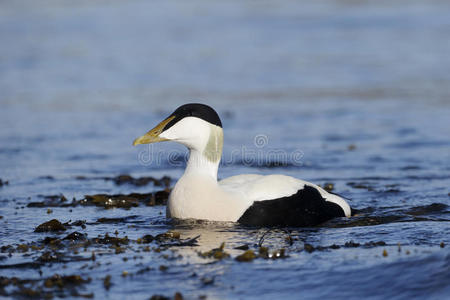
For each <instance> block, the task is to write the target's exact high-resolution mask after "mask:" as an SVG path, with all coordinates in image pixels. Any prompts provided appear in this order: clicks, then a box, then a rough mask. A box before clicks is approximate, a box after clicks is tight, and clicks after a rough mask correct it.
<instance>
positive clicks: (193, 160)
mask: <svg viewBox="0 0 450 300" xmlns="http://www.w3.org/2000/svg"><path fill="white" fill-rule="evenodd" d="M208 127H209V128H208V130H207V132H208V134H207V135H204V137H205V139H203V141H202V142H197V143H192V144H191V145H190V146H188V148H189V161H188V163H187V166H186V170H185V171H184V175H183V176H186V175H190V174H196V175H202V176H208V177H211V178H213V179H214V181H217V171H218V169H219V163H220V158H221V156H222V147H223V131H222V128H220V127H217V126H215V125H208Z"/></svg>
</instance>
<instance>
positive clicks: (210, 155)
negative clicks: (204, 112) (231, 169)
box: [203, 125, 223, 162]
mask: <svg viewBox="0 0 450 300" xmlns="http://www.w3.org/2000/svg"><path fill="white" fill-rule="evenodd" d="M210 127H211V133H210V134H209V139H208V143H207V144H206V147H205V150H203V155H204V156H205V157H206V158H207V159H208V160H209V161H211V162H218V161H219V160H220V158H221V157H222V148H223V130H222V128H220V127H219V126H216V125H211V126H210Z"/></svg>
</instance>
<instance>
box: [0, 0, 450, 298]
mask: <svg viewBox="0 0 450 300" xmlns="http://www.w3.org/2000/svg"><path fill="white" fill-rule="evenodd" d="M449 16H450V3H449V2H448V1H443V0H442V1H438V0H436V1H407V2H405V1H376V2H366V1H337V0H336V1H331V0H329V1H314V2H311V1H296V2H284V1H283V2H275V1H222V2H219V1H189V2H187V1H138V0H132V1H117V0H111V1H76V2H72V1H49V0H43V1H21V0H19V1H1V2H0V178H1V179H2V180H4V181H5V180H7V181H9V184H8V185H4V186H3V187H0V215H1V216H3V218H2V219H0V223H1V224H2V225H1V227H0V236H1V244H2V245H6V244H14V243H18V241H17V238H18V236H20V237H22V239H23V241H36V240H38V239H39V238H40V237H41V235H39V234H36V233H33V232H32V231H33V229H34V228H35V227H36V226H37V225H39V224H40V223H42V222H44V221H46V220H48V219H50V218H53V217H55V218H58V219H61V220H62V221H68V220H69V219H71V220H75V219H86V220H87V221H88V222H89V221H92V222H94V221H95V220H97V219H98V218H100V217H104V216H106V217H112V216H129V215H136V216H137V221H136V220H135V219H133V221H130V222H128V221H125V222H123V223H121V224H115V225H114V226H113V228H111V227H105V226H99V225H96V226H94V225H92V226H88V227H87V229H86V230H85V231H86V232H87V233H88V234H89V236H96V235H98V234H104V233H105V232H113V231H114V230H116V229H118V230H119V231H120V232H125V233H126V234H127V235H128V236H129V237H130V238H137V237H139V236H142V235H143V234H146V233H150V234H156V233H160V232H162V231H165V230H167V229H171V228H173V225H170V224H166V223H164V216H163V215H160V212H164V208H161V207H160V208H154V207H145V208H142V207H139V208H133V209H131V210H130V211H128V210H122V209H115V210H103V209H97V208H85V207H81V208H80V207H77V208H74V209H73V211H70V212H68V209H67V208H55V209H54V212H53V215H51V216H49V215H47V214H46V213H45V209H43V208H42V209H38V208H28V207H25V208H21V207H22V206H26V204H27V203H28V202H30V201H33V200H36V199H39V197H40V196H39V195H54V194H64V195H65V196H66V197H67V198H69V199H71V198H72V197H75V198H77V199H80V198H82V197H83V196H84V195H85V194H94V193H119V192H121V193H130V192H135V191H140V192H149V191H152V190H153V189H154V188H155V187H153V186H146V187H133V186H128V185H126V186H116V185H114V184H113V183H112V182H105V181H103V180H85V181H80V180H77V179H76V176H85V177H88V178H93V177H101V176H116V175H118V174H122V173H126V174H132V175H133V176H145V175H152V176H155V177H161V176H163V175H168V176H171V177H172V178H173V179H174V180H176V179H177V178H179V177H180V176H181V174H182V172H183V168H184V163H183V158H184V156H185V154H186V152H185V150H184V149H183V148H182V147H180V146H178V145H174V144H161V145H154V146H151V147H139V148H133V147H132V146H131V142H132V141H133V139H134V138H136V137H138V136H140V135H141V134H143V133H144V132H146V131H147V130H149V129H150V128H152V127H153V125H155V124H157V122H159V121H160V120H162V119H163V118H164V117H166V116H167V115H168V114H169V113H171V112H172V111H173V110H174V109H175V108H176V107H177V106H179V105H181V104H184V103H186V102H192V101H199V102H203V103H207V104H210V105H211V106H213V107H214V108H215V109H216V110H217V111H218V112H219V114H220V115H221V117H222V121H223V124H224V130H225V149H224V156H223V161H224V163H223V165H222V168H221V170H220V171H219V177H222V178H224V177H227V176H231V175H235V174H239V173H266V174H269V173H283V174H288V175H292V176H295V177H299V178H302V179H305V180H310V181H313V182H316V183H318V184H324V183H326V182H332V183H334V185H335V191H336V192H338V193H340V194H342V195H344V196H346V197H348V198H350V199H351V200H350V204H351V205H352V207H355V208H357V209H361V210H363V211H365V212H370V214H371V215H370V217H371V218H375V219H376V218H383V217H384V216H393V218H394V219H395V220H397V221H398V220H400V219H401V222H397V221H396V222H392V220H393V219H389V220H387V219H386V220H385V219H382V220H383V221H380V222H379V223H377V224H373V226H359V225H360V224H355V226H350V225H351V221H342V222H343V223H342V224H341V223H339V224H338V226H335V224H332V225H327V226H324V227H320V228H315V229H304V230H302V229H295V231H294V233H295V235H297V236H298V237H299V240H300V241H299V242H297V243H295V244H294V245H293V246H291V247H290V248H288V250H290V258H288V259H286V260H283V261H279V260H278V261H265V260H258V261H255V262H254V263H252V264H250V265H247V264H245V265H242V263H238V262H235V261H233V260H228V261H221V262H219V263H215V264H209V262H208V261H204V260H202V259H197V255H196V252H195V250H193V249H191V248H189V247H187V248H186V249H184V248H181V250H180V253H181V254H182V255H183V257H185V258H184V259H182V260H181V261H178V260H177V261H175V262H172V264H173V265H171V269H170V270H173V271H170V272H169V273H164V272H159V271H158V270H156V271H152V273H149V274H145V275H137V274H136V275H135V276H134V277H133V279H127V278H125V279H123V278H122V277H121V276H120V274H121V273H122V271H123V270H124V269H127V270H129V271H130V272H133V268H134V267H130V266H129V263H126V262H124V261H123V260H121V259H118V258H110V257H107V258H105V260H109V259H111V260H113V262H114V263H113V264H112V265H111V266H108V267H99V268H97V269H94V270H93V271H90V272H86V271H85V270H84V269H81V268H80V266H81V263H79V264H77V263H73V264H68V265H67V268H66V269H65V270H62V269H61V265H59V264H55V265H50V266H45V267H43V268H41V270H43V272H44V276H49V274H53V273H55V272H57V273H64V272H66V273H68V274H69V273H70V274H72V273H80V272H81V273H82V274H86V273H87V274H92V276H93V277H94V279H98V278H101V277H104V276H105V274H106V273H109V274H111V275H112V276H113V282H114V281H115V282H116V285H115V286H113V287H112V288H111V290H105V289H104V288H103V287H102V286H101V282H100V283H98V281H96V280H94V281H93V282H92V283H91V284H90V285H89V286H88V287H87V290H88V291H92V292H93V293H94V295H95V296H96V297H99V298H102V297H105V296H108V297H110V298H118V299H122V298H123V297H125V296H127V298H136V299H142V298H146V297H149V296H151V295H152V294H154V293H159V294H163V295H168V296H169V295H170V296H171V295H173V293H174V292H175V291H177V290H179V291H180V292H182V293H183V294H184V295H185V296H187V297H192V298H196V297H198V296H199V295H207V296H209V297H210V298H261V297H262V298H276V297H284V298H319V297H331V296H346V297H353V298H358V297H363V296H364V297H373V298H377V297H396V298H405V299H406V298H410V297H421V298H428V299H429V298H435V299H442V298H443V297H444V296H445V295H448V292H449V286H450V277H449V276H450V275H449V274H450V254H449V252H448V247H444V248H443V249H441V248H440V247H439V244H440V243H441V242H444V245H445V244H447V245H448V244H449V242H450V240H449V234H450V228H449V225H448V224H449V223H448V221H449V212H450V210H449V206H448V205H449V192H450V191H449V182H450V181H449V179H450V140H449V133H450V131H449V128H450V120H449V115H450V72H449V70H450V56H449V53H450V42H449V41H450V18H449ZM257 136H264V137H265V142H264V145H263V147H258V145H255V137H257ZM271 151H272V152H271ZM273 151H281V152H282V153H285V154H286V155H287V156H286V159H284V161H283V162H282V164H281V165H280V166H276V165H275V166H273V165H272V164H271V163H272V161H270V157H269V156H270V153H273ZM293 153H300V154H301V156H299V157H300V158H299V160H293V158H292V154H293ZM258 155H260V156H258ZM155 157H159V158H158V160H154V158H155ZM246 159H247V160H246ZM245 162H247V163H245ZM49 176H50V177H51V178H53V179H51V180H50V179H49V178H50V177H49ZM355 183H356V184H355ZM361 187H365V188H361ZM13 200H14V201H13ZM433 203H438V204H439V205H441V206H439V209H438V210H435V209H433V208H436V206H430V205H432V204H433ZM424 206H425V208H423V207H424ZM418 207H422V208H421V209H422V210H420V209H418ZM417 210H420V211H421V212H420V213H419V214H421V216H422V217H421V218H412V219H408V218H406V219H405V214H406V215H408V213H405V212H411V211H417ZM411 215H414V213H410V214H409V215H408V216H411ZM396 218H397V219H396ZM348 222H350V225H349V223H348ZM130 224H131V225H132V226H134V227H133V229H130ZM341 227H342V228H341ZM176 229H177V230H178V231H181V232H182V233H183V234H185V235H187V236H195V235H196V234H200V235H201V237H200V239H199V244H200V248H201V249H203V250H207V249H211V248H214V247H217V246H219V245H220V243H221V242H222V241H227V245H229V246H227V249H228V251H231V252H232V251H233V250H232V249H231V248H232V246H237V245H239V244H242V243H243V242H249V243H250V244H254V243H257V242H258V239H259V238H260V236H261V233H262V231H261V230H259V231H258V230H249V229H246V228H240V227H237V228H236V227H221V226H218V227H215V226H212V227H210V226H206V227H201V226H200V227H195V226H194V227H187V228H184V227H180V228H178V227H176ZM278 238H279V237H278ZM275 240H276V239H275ZM351 240H353V241H355V242H358V243H361V244H362V243H366V242H369V241H380V240H381V241H384V242H386V243H387V246H386V247H387V249H388V252H389V253H392V251H394V252H395V251H396V249H397V244H398V243H400V244H402V245H403V247H409V249H410V253H411V255H409V256H405V255H400V254H398V255H395V256H394V255H389V256H388V257H383V256H382V255H381V253H382V251H383V248H382V247H381V248H380V247H375V248H370V249H362V248H356V249H353V248H352V249H340V250H336V251H331V252H320V253H317V252H315V253H312V254H309V253H305V251H303V242H305V243H306V242H308V243H312V244H314V245H322V246H327V245H328V246H329V245H331V244H344V243H345V242H348V241H351ZM23 241H22V242H23ZM274 243H275V242H274ZM392 249H394V250H392ZM232 253H233V252H232ZM127 255H129V253H125V254H122V256H123V257H126V256H127ZM14 259H16V260H17V261H27V260H30V257H27V256H25V257H15V256H14V257H13V258H8V259H6V258H5V260H0V263H2V264H3V265H7V264H10V263H11V261H10V260H12V261H13V262H14V261H15V260H14ZM100 261H101V262H102V263H104V261H103V260H102V259H100ZM163 263H167V262H165V260H164V259H162V258H161V257H159V256H158V255H156V254H152V255H150V254H149V255H148V256H147V257H145V259H144V260H143V264H144V265H151V266H155V265H156V266H158V265H160V264H163ZM192 273H196V274H199V277H201V276H203V275H204V276H210V277H213V278H215V281H214V283H213V284H207V285H205V284H203V283H202V281H201V280H199V278H196V277H191V275H192ZM0 275H2V276H12V275H15V276H16V275H17V276H22V277H25V278H29V277H33V278H34V277H36V278H37V277H39V274H38V273H36V272H35V271H33V270H28V269H25V270H24V269H14V268H6V269H0ZM119 281H123V282H121V283H120V284H119ZM269 282H270V284H268V283H269Z"/></svg>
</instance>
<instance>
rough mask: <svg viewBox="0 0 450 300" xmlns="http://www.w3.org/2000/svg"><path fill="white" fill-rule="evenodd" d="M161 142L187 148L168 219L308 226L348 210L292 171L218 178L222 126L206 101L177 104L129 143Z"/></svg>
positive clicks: (330, 195) (339, 215)
mask: <svg viewBox="0 0 450 300" xmlns="http://www.w3.org/2000/svg"><path fill="white" fill-rule="evenodd" d="M163 141H174V142H178V143H180V144H183V145H184V146H186V147H187V148H188V149H189V160H188V162H187V166H186V170H185V172H184V174H183V176H182V177H181V178H180V179H179V180H178V182H177V183H176V185H175V187H174V188H173V190H172V191H171V193H170V195H169V200H168V203H167V218H174V219H202V220H209V221H227V222H238V223H241V224H243V225H249V226H296V227H307V226H315V225H318V224H320V223H323V222H325V221H328V220H330V219H332V218H336V217H344V216H345V217H350V215H351V209H350V206H349V205H348V204H347V202H346V201H345V200H344V199H343V198H341V197H339V196H337V195H335V194H331V193H328V192H327V191H325V190H324V189H322V188H321V187H319V186H317V185H315V184H312V183H309V182H306V181H303V180H300V179H296V178H293V177H290V176H284V175H266V176H263V175H255V174H243V175H237V176H232V177H229V178H226V179H223V180H220V181H217V171H218V168H219V163H220V159H221V156H222V146H223V130H222V122H221V121H220V118H219V116H218V114H217V112H216V111H215V110H214V109H212V108H211V107H209V106H208V105H205V104H199V103H190V104H185V105H182V106H180V107H178V108H177V109H176V110H175V111H174V112H173V113H172V114H171V115H170V116H168V117H167V118H166V119H165V120H163V121H162V122H160V123H159V124H158V125H156V127H155V128H153V129H152V130H150V131H149V132H147V133H146V134H145V135H143V136H141V137H139V138H137V139H136V140H134V143H133V145H134V146H136V145H139V144H150V143H156V142H163Z"/></svg>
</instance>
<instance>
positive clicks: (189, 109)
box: [164, 103, 222, 130]
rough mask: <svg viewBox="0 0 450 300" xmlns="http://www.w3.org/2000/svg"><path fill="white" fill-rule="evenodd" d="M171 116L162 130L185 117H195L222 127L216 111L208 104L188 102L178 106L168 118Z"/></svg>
mask: <svg viewBox="0 0 450 300" xmlns="http://www.w3.org/2000/svg"><path fill="white" fill-rule="evenodd" d="M170 117H175V118H173V119H172V120H171V121H170V122H169V123H167V125H166V126H165V127H164V130H167V129H169V128H170V127H172V126H173V125H175V124H176V123H177V122H178V121H180V120H181V119H183V118H185V117H196V118H199V119H202V120H205V121H206V122H209V123H211V124H214V125H216V126H219V127H222V122H221V121H220V118H219V115H218V114H217V112H216V111H215V110H214V109H213V108H212V107H210V106H208V105H206V104H201V103H188V104H184V105H182V106H180V107H178V108H177V109H176V110H175V111H174V112H173V113H172V114H171V115H170V116H169V117H168V118H170Z"/></svg>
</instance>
